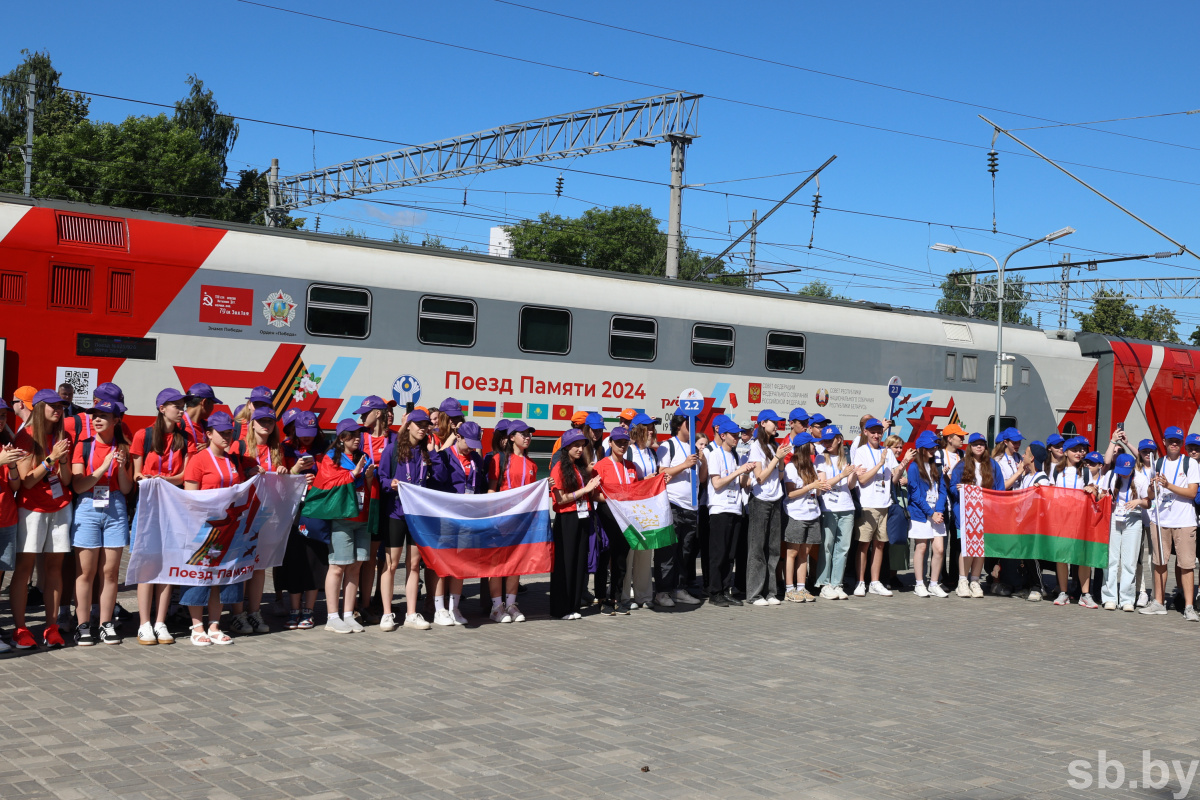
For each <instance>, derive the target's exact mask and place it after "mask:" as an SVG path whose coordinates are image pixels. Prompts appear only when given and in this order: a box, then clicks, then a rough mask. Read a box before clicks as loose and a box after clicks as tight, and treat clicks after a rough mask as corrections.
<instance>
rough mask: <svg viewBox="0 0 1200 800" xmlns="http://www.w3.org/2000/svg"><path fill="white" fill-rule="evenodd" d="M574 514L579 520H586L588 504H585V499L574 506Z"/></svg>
mask: <svg viewBox="0 0 1200 800" xmlns="http://www.w3.org/2000/svg"><path fill="white" fill-rule="evenodd" d="M575 513H576V514H578V515H579V518H580V519H587V515H588V504H587V500H586V499H585V500H580V501H579V502H578V503H576V504H575Z"/></svg>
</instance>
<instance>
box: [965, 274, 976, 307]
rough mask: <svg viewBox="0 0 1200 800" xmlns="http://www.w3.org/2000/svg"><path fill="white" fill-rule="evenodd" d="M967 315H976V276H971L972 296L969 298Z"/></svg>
mask: <svg viewBox="0 0 1200 800" xmlns="http://www.w3.org/2000/svg"><path fill="white" fill-rule="evenodd" d="M967 316H968V317H973V316H975V276H974V275H972V276H971V296H970V297H969V298H968V299H967Z"/></svg>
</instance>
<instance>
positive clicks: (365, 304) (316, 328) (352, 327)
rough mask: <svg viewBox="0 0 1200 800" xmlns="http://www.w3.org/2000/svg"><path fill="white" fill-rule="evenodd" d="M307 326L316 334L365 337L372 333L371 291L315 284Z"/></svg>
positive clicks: (306, 313) (309, 330)
mask: <svg viewBox="0 0 1200 800" xmlns="http://www.w3.org/2000/svg"><path fill="white" fill-rule="evenodd" d="M304 329H305V330H306V331H308V332H309V333H311V334H312V335H313V336H338V337H341V338H344V339H366V338H367V337H368V336H370V335H371V293H370V292H369V291H367V290H366V289H356V288H353V287H350V286H327V285H325V284H318V283H314V284H312V285H311V286H309V287H308V307H307V309H306V310H305V317H304Z"/></svg>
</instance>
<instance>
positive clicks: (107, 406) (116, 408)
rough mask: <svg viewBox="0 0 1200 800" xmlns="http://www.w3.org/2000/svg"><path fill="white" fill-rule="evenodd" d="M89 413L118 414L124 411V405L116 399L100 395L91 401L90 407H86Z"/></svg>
mask: <svg viewBox="0 0 1200 800" xmlns="http://www.w3.org/2000/svg"><path fill="white" fill-rule="evenodd" d="M87 413H89V414H114V415H116V416H120V415H121V414H124V413H125V406H124V405H122V404H121V403H118V402H117V401H116V400H106V399H104V398H103V397H101V398H100V399H99V400H96V401H94V402H93V403H92V407H91V408H89V409H87Z"/></svg>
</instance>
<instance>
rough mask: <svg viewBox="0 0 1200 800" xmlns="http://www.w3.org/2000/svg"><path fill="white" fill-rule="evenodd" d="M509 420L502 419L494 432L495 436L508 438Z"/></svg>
mask: <svg viewBox="0 0 1200 800" xmlns="http://www.w3.org/2000/svg"><path fill="white" fill-rule="evenodd" d="M509 427H510V426H509V420H507V419H502V420H500V421H499V422H497V423H496V428H495V430H494V431H493V432H492V435H493V436H508V429H509Z"/></svg>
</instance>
